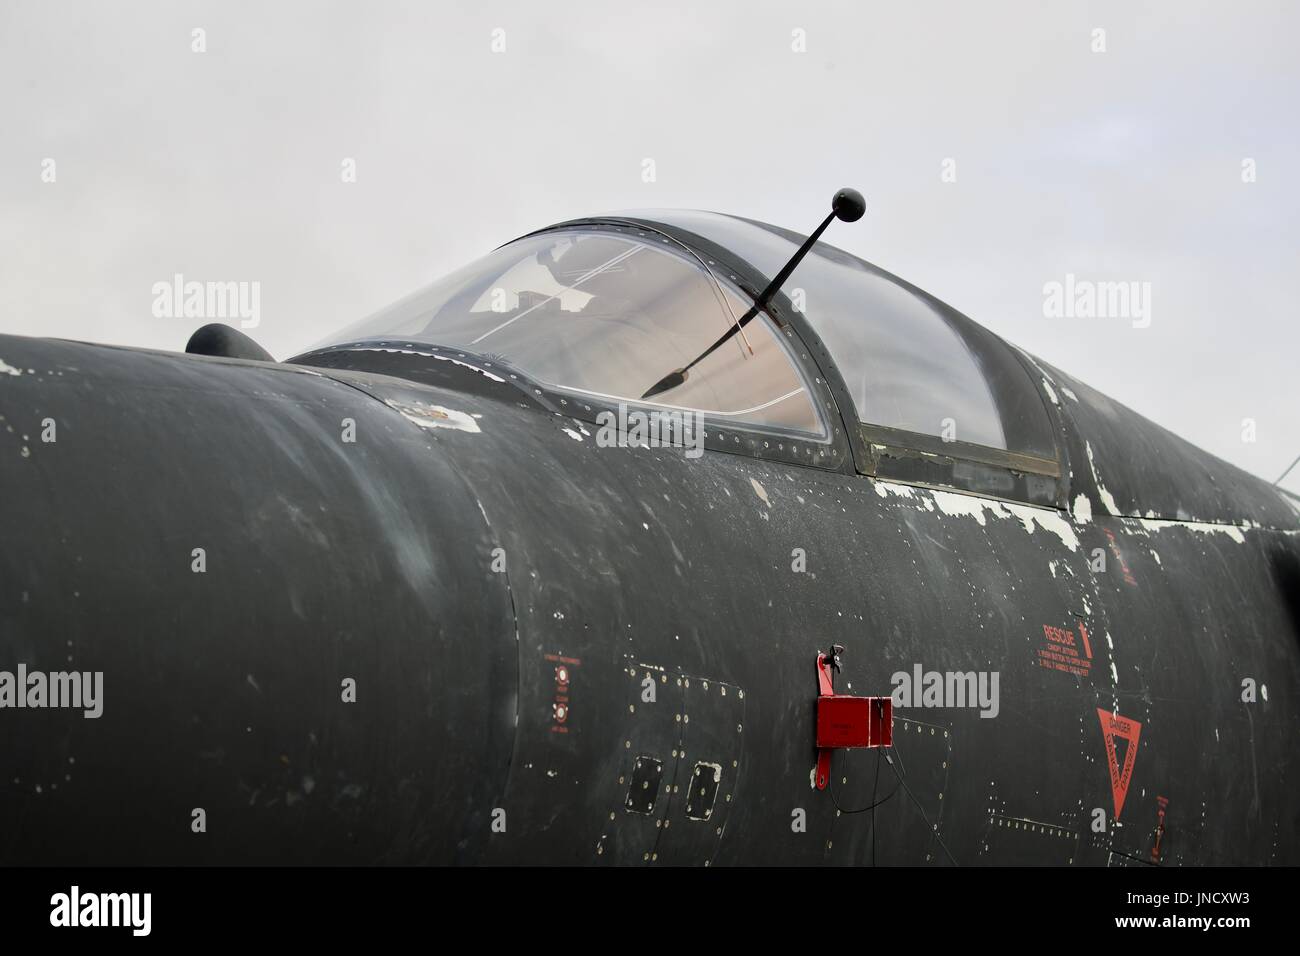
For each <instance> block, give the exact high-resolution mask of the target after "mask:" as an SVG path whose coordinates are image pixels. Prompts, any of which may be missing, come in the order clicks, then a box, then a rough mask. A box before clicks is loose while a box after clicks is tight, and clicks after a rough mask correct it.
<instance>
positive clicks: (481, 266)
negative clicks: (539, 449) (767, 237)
mask: <svg viewBox="0 0 1300 956" xmlns="http://www.w3.org/2000/svg"><path fill="white" fill-rule="evenodd" d="M637 232H638V231H629V230H618V231H616V230H610V229H598V228H595V227H574V228H565V229H559V230H554V231H548V232H544V233H540V234H536V235H532V236H526V237H524V238H523V239H520V240H517V241H516V242H512V243H510V244H509V245H506V246H503V247H501V248H500V249H497V250H496V251H495V252H493V253H491V254H490V255H488V256H486V257H484V258H483V259H480V260H479V261H477V262H475V263H472V264H471V265H469V266H466V267H465V268H463V269H461V270H459V271H458V272H454V273H452V274H451V275H449V276H447V277H446V278H444V279H442V280H440V281H438V282H436V283H434V284H433V285H431V286H429V287H428V288H426V289H424V290H422V291H420V292H418V293H416V294H415V295H413V296H410V297H409V298H407V299H404V300H402V301H400V302H398V303H396V304H395V305H393V306H392V307H390V308H388V309H385V310H383V311H382V312H380V313H378V314H377V315H375V316H373V317H371V318H369V319H366V320H364V321H363V322H361V323H358V324H357V325H355V326H353V327H351V328H348V329H345V330H344V331H343V332H341V333H340V334H339V335H338V336H336V337H335V341H336V342H356V341H367V340H394V339H400V340H407V341H414V342H427V343H429V344H431V345H441V346H453V347H458V348H463V349H465V350H466V351H469V352H473V353H475V354H478V355H482V356H485V357H490V358H492V359H494V360H496V361H498V362H501V363H503V364H506V365H508V366H511V367H513V368H516V369H519V370H520V371H522V372H525V373H527V375H528V376H529V377H530V378H532V379H534V380H536V381H538V382H540V383H542V384H544V385H547V386H550V387H551V388H555V389H558V390H561V391H565V392H570V393H575V394H580V395H588V396H591V397H593V398H599V399H605V400H607V401H613V402H618V401H636V402H640V397H641V396H642V395H643V394H644V393H645V392H646V391H647V390H649V389H650V387H651V386H652V385H654V384H655V383H656V382H657V381H658V380H659V379H660V378H661V377H662V376H663V375H664V374H666V373H667V372H670V371H672V370H674V369H676V368H680V367H683V366H685V365H686V364H687V363H689V362H691V361H692V360H693V359H695V358H696V357H697V356H699V355H700V354H701V353H702V352H703V351H704V350H706V349H707V348H708V347H709V346H710V345H711V344H712V343H714V342H715V341H716V340H717V339H718V338H719V337H720V336H722V335H723V334H724V333H726V332H727V330H728V329H729V328H731V327H734V326H735V325H736V323H737V320H738V319H739V318H740V317H741V316H742V315H743V314H744V312H745V310H746V309H747V308H749V306H750V304H751V303H750V300H749V299H748V297H747V296H745V295H744V293H742V292H741V291H740V289H738V288H737V287H736V286H735V284H734V283H732V282H731V281H729V280H728V279H727V278H726V277H725V276H720V275H719V274H717V273H716V272H714V271H712V270H710V268H709V267H708V266H707V265H706V264H705V263H704V262H703V261H702V260H700V259H698V258H696V257H695V256H694V255H693V254H691V253H690V251H689V250H687V249H685V248H683V247H682V246H681V245H680V244H678V243H674V242H671V241H669V240H667V239H666V238H664V237H662V236H657V235H654V234H650V233H646V232H645V231H640V234H639V235H638V234H637ZM643 404H651V405H660V406H667V407H670V408H681V409H690V410H698V411H702V412H704V414H705V416H706V418H710V419H713V420H715V421H718V422H721V423H726V424H743V425H747V426H751V427H755V428H760V429H763V430H769V431H772V432H776V433H788V434H791V435H799V436H802V437H805V438H824V437H825V436H826V434H827V430H826V425H825V423H824V422H823V420H822V417H821V415H820V414H819V413H818V411H817V408H816V406H815V405H814V403H813V401H812V398H811V395H810V391H809V388H808V383H807V382H806V381H805V380H804V375H803V373H802V372H801V371H800V369H799V367H798V366H797V365H796V364H795V363H794V362H793V361H792V359H791V356H790V354H789V350H788V347H787V346H786V345H785V344H784V343H783V342H782V336H780V335H779V334H778V333H777V332H776V330H775V328H774V327H773V324H772V322H771V320H770V319H769V318H768V317H767V316H759V317H758V320H756V321H752V322H749V323H747V324H746V325H745V326H744V328H743V329H741V330H739V332H738V333H737V334H735V335H734V336H733V337H732V338H731V339H730V340H729V341H728V342H727V343H726V344H725V345H724V346H723V347H721V348H719V349H717V350H716V351H714V352H713V353H711V354H710V355H709V356H708V357H706V358H705V359H703V360H702V361H700V363H699V364H698V365H697V366H696V367H695V368H694V369H692V371H691V373H690V375H689V376H688V377H687V379H686V381H685V382H683V383H682V384H681V385H680V386H678V387H677V388H675V389H672V390H671V391H669V392H666V393H664V394H662V395H661V396H658V397H657V398H656V400H655V402H646V403H643Z"/></svg>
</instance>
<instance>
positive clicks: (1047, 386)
mask: <svg viewBox="0 0 1300 956" xmlns="http://www.w3.org/2000/svg"><path fill="white" fill-rule="evenodd" d="M1043 390H1044V391H1045V392H1047V397H1048V398H1050V399H1051V400H1052V404H1053V405H1060V404H1061V400H1060V399H1059V398H1057V397H1056V390H1055V389H1054V388H1052V383H1051V382H1049V381H1048V380H1047V377H1046V376H1044V377H1043Z"/></svg>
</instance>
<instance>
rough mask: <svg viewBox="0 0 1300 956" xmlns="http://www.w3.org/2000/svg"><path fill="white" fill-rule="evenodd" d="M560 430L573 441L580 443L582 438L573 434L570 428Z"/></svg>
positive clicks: (575, 433)
mask: <svg viewBox="0 0 1300 956" xmlns="http://www.w3.org/2000/svg"><path fill="white" fill-rule="evenodd" d="M561 430H562V431H563V432H564V434H566V435H568V436H569V437H570V438H572V439H573V440H574V441H582V436H581V435H579V434H578V433H577V432H575V431H574V430H573V429H572V428H564V429H561Z"/></svg>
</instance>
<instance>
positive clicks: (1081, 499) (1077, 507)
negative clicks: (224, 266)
mask: <svg viewBox="0 0 1300 956" xmlns="http://www.w3.org/2000/svg"><path fill="white" fill-rule="evenodd" d="M1074 520H1075V521H1077V522H1078V523H1079V524H1087V523H1088V522H1089V521H1091V520H1092V500H1091V499H1090V498H1089V497H1088V496H1087V495H1085V494H1083V493H1082V492H1081V493H1080V494H1079V495H1078V497H1076V498H1075V499H1074Z"/></svg>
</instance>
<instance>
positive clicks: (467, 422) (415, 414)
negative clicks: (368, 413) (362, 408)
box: [385, 399, 482, 433]
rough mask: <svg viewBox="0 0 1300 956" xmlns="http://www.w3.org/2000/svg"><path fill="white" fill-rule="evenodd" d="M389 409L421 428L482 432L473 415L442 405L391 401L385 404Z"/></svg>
mask: <svg viewBox="0 0 1300 956" xmlns="http://www.w3.org/2000/svg"><path fill="white" fill-rule="evenodd" d="M385 404H386V405H388V407H389V408H391V409H393V410H394V411H397V412H401V414H402V417H403V418H405V419H406V420H407V421H410V422H414V423H415V424H416V425H419V426H420V427H421V428H454V429H456V430H457V431H462V432H476V433H477V432H480V431H482V429H480V428H479V427H478V422H476V421H475V420H474V416H473V415H468V414H466V413H465V412H458V411H456V410H455V409H454V408H445V407H443V406H442V405H421V404H419V403H418V402H417V403H416V404H414V405H408V404H406V403H405V402H399V401H395V400H393V399H389V400H388V401H386V402H385Z"/></svg>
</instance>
